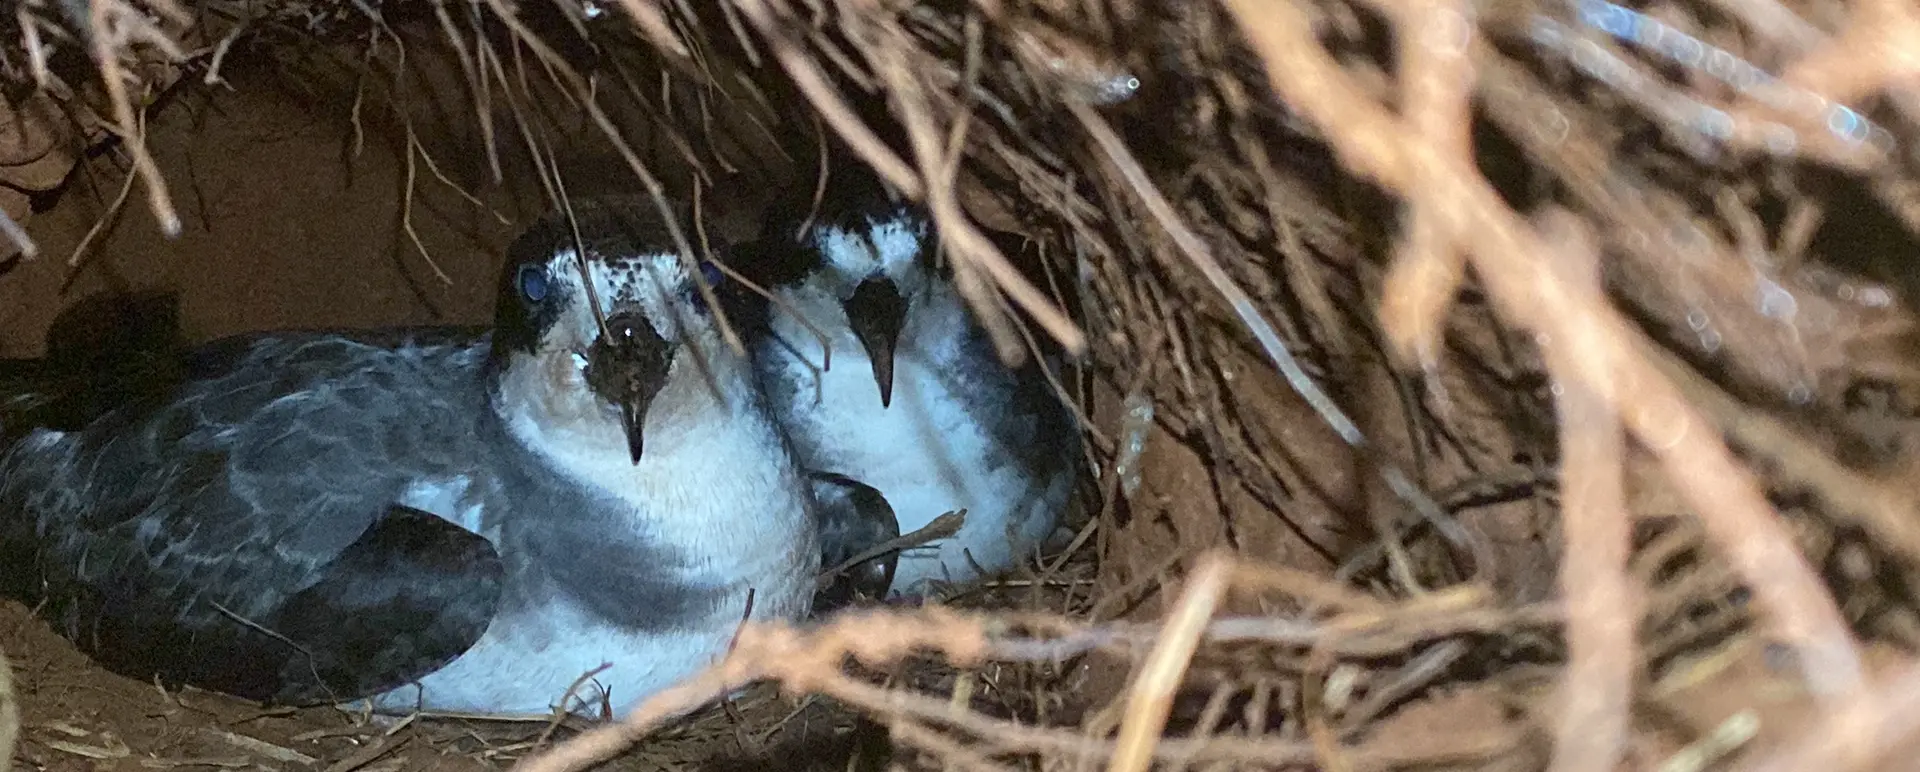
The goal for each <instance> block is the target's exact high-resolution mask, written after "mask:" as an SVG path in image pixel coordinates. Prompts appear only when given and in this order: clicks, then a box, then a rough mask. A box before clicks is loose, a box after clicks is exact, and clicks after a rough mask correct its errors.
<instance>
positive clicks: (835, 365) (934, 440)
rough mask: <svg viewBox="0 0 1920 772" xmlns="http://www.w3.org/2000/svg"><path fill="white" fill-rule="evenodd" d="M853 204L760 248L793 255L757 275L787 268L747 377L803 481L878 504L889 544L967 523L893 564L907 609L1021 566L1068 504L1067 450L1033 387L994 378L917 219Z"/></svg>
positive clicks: (894, 208) (881, 202) (1061, 414)
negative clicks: (843, 488)
mask: <svg viewBox="0 0 1920 772" xmlns="http://www.w3.org/2000/svg"><path fill="white" fill-rule="evenodd" d="M861 193H866V191H861ZM861 193H856V194H854V195H851V196H848V197H846V198H834V197H832V196H830V197H829V198H828V199H827V201H828V203H827V204H826V205H825V206H826V207H828V208H829V209H828V211H827V212H826V214H825V216H824V217H822V218H821V219H820V222H819V223H818V224H817V225H815V226H814V227H813V228H812V229H811V230H810V231H809V233H808V234H806V235H804V236H802V237H801V238H800V240H799V241H798V242H797V243H791V244H788V243H784V241H785V239H787V238H790V237H791V234H792V233H793V231H791V230H784V229H781V230H776V231H775V234H776V235H775V236H773V238H774V239H775V240H776V244H775V246H774V247H772V249H775V250H780V249H786V250H794V251H797V252H798V253H799V255H798V257H797V258H789V259H783V258H777V257H775V258H767V259H768V261H769V262H772V263H781V262H791V261H792V260H793V259H797V260H798V261H799V263H800V266H799V267H797V268H787V269H783V270H786V271H787V273H788V275H789V278H788V280H787V281H784V282H780V283H779V285H780V286H778V287H777V288H776V289H775V293H776V295H777V296H778V297H779V298H780V300H781V301H782V304H775V305H774V307H772V308H770V309H769V311H768V314H769V316H768V319H767V322H766V329H767V333H766V334H765V335H763V336H761V337H759V339H758V340H757V341H756V343H755V346H754V348H755V363H756V365H755V366H756V367H757V368H758V370H759V372H760V382H761V386H762V388H763V389H764V390H765V391H766V393H767V395H768V400H769V405H770V407H771V408H772V410H773V413H774V415H775V416H776V417H777V418H778V419H779V421H780V422H781V425H782V426H783V427H785V428H786V430H787V432H788V434H789V436H790V437H791V438H792V440H793V443H794V447H795V450H796V453H797V454H798V457H799V458H800V461H801V463H802V464H803V465H804V466H806V467H808V468H811V469H819V470H823V471H828V472H834V473H838V474H844V475H847V476H849V477H852V478H854V479H857V480H859V481H860V482H862V483H865V484H867V485H871V486H873V487H874V488H876V489H878V490H879V491H880V492H881V493H882V494H883V495H884V496H885V497H886V499H887V502H888V503H889V504H890V505H891V506H892V508H893V510H894V512H895V513H896V515H897V516H898V518H899V530H900V531H901V532H902V533H911V532H912V531H915V530H917V529H919V528H922V527H925V526H926V525H927V524H928V523H930V522H932V521H933V519H934V518H936V517H939V516H940V515H942V514H945V513H947V512H950V511H955V510H965V523H964V525H963V526H962V527H961V529H960V531H959V532H958V533H956V534H954V535H953V536H952V537H949V538H945V539H941V540H938V541H935V542H932V543H930V544H928V545H926V546H924V547H920V548H914V549H909V550H907V551H905V552H903V553H902V554H901V555H900V557H899V565H898V568H897V571H896V573H895V575H894V579H893V588H894V592H895V594H896V595H899V596H918V595H923V594H926V593H927V592H928V591H929V590H930V589H931V588H933V587H934V586H935V585H934V583H948V584H957V585H963V586H964V585H966V584H970V583H972V582H974V581H976V580H978V579H981V578H983V577H987V576H991V575H994V574H998V573H1002V572H1005V571H1008V570H1010V569H1012V568H1013V567H1014V566H1015V565H1017V564H1018V563H1020V562H1022V561H1024V560H1027V559H1028V558H1030V557H1032V556H1033V555H1034V554H1035V552H1036V551H1037V549H1038V548H1039V546H1040V545H1041V543H1042V542H1043V541H1044V540H1045V539H1046V538H1047V537H1048V536H1050V535H1051V534H1052V533H1053V531H1054V530H1055V528H1056V527H1057V526H1058V524H1059V522H1060V516H1061V514H1062V512H1063V510H1064V509H1065V507H1066V506H1067V502H1068V500H1069V499H1070V497H1071V494H1072V490H1073V484H1074V477H1075V473H1076V471H1077V463H1076V462H1077V450H1078V445H1077V442H1076V435H1075V433H1074V426H1073V423H1072V418H1071V415H1070V414H1069V413H1068V412H1067V411H1066V409H1065V407H1064V405H1062V404H1061V403H1060V401H1059V400H1058V398H1057V397H1056V396H1055V394H1054V393H1053V391H1052V389H1051V387H1050V386H1049V385H1048V384H1047V382H1046V380H1045V375H1044V374H1043V373H1041V372H1040V371H1039V370H1038V369H1037V368H1035V367H1028V368H1025V369H1022V370H1013V369H1009V368H1007V367H1006V366H1004V365H1003V364H1001V362H1000V361H999V359H998V356H997V354H996V353H995V352H994V350H993V347H992V344H991V342H990V341H989V340H988V339H987V337H986V334H985V332H984V330H982V329H981V328H980V327H979V326H978V324H977V323H976V322H975V321H974V319H973V317H972V315H971V314H970V312H969V311H968V310H967V308H966V306H965V303H964V302H963V300H962V298H961V297H960V294H959V292H958V290H957V289H956V288H955V287H954V285H953V284H952V282H951V281H950V280H949V279H948V278H946V277H945V276H943V275H941V273H940V272H939V271H938V269H937V267H936V265H935V264H934V261H933V260H932V252H933V242H932V238H933V234H932V233H931V230H930V227H929V225H928V221H927V219H926V218H925V216H924V215H923V214H921V213H920V212H919V211H918V210H917V209H916V208H914V207H911V206H907V205H903V204H899V203H895V202H892V201H889V200H885V199H883V198H880V197H877V196H874V195H871V194H870V193H868V194H866V195H861ZM834 206H844V207H845V209H832V208H831V207H834ZM776 273H778V271H776ZM782 305H784V308H783V307H782ZM863 317H864V318H863ZM876 317H877V318H878V321H874V318H876ZM803 319H804V320H805V322H803ZM806 322H811V323H812V325H813V328H817V329H818V330H819V331H820V333H822V336H824V337H825V338H826V340H825V341H824V345H823V341H822V340H821V339H820V338H821V336H816V335H815V334H814V331H813V329H810V328H809V327H808V325H807V324H806ZM876 330H877V331H876ZM828 347H830V348H831V352H832V358H831V365H832V366H831V367H830V368H827V367H824V365H826V364H828V359H827V356H826V354H827V350H828Z"/></svg>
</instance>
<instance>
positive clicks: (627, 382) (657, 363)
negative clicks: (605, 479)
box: [587, 311, 673, 464]
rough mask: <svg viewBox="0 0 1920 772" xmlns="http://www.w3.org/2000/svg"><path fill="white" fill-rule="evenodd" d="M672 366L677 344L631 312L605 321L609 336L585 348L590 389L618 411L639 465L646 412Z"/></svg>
mask: <svg viewBox="0 0 1920 772" xmlns="http://www.w3.org/2000/svg"><path fill="white" fill-rule="evenodd" d="M672 365H673V346H672V345H670V344H668V343H667V342H666V340H664V339H662V338H661V337H660V334H659V333H656V332H654V331H653V325H652V324H649V323H648V322H647V319H646V317H643V316H641V315H640V314H638V313H634V312H632V311H622V312H620V313H617V314H614V315H612V316H609V317H607V330H606V334H604V335H602V336H600V339H599V340H596V341H594V342H593V346H592V347H590V348H588V349H587V387H588V388H590V389H593V392H594V393H595V394H598V395H600V398H601V399H604V400H606V401H608V402H611V403H613V404H614V405H615V406H617V407H618V408H620V428H621V429H622V430H623V431H625V432H626V435H627V451H628V452H629V453H631V454H632V456H633V463H635V464H639V463H640V452H641V451H642V450H643V449H644V448H645V441H644V440H645V438H644V437H643V434H644V430H645V428H646V423H647V408H648V407H650V406H652V405H653V398H654V397H656V396H658V395H659V394H660V389H661V388H662V387H664V386H666V384H667V371H668V369H669V368H671V367H672Z"/></svg>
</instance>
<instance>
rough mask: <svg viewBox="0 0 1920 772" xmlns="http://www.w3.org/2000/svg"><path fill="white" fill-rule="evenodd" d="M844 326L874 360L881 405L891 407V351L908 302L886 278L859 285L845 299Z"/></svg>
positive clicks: (898, 289)
mask: <svg viewBox="0 0 1920 772" xmlns="http://www.w3.org/2000/svg"><path fill="white" fill-rule="evenodd" d="M846 308H847V324H848V326H850V327H852V328H853V335H854V337H856V338H859V339H860V345H861V346H864V347H866V349H867V358H868V359H870V360H872V361H873V380H874V381H875V382H876V383H879V384H880V406H881V407H889V406H891V405H892V404H893V349H894V345H895V344H896V343H897V342H899V340H900V326H901V325H902V324H903V323H905V321H906V318H907V301H906V299H905V298H902V297H900V288H899V287H897V286H894V283H893V280H892V279H889V278H886V277H885V276H875V277H873V278H870V279H867V280H866V281H863V282H860V286H859V287H856V288H854V290H853V297H850V298H847V303H846Z"/></svg>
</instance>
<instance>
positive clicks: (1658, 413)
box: [1228, 0, 1861, 699]
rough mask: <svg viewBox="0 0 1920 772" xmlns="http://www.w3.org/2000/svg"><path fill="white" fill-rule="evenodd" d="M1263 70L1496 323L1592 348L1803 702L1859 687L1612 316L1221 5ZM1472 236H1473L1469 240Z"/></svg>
mask: <svg viewBox="0 0 1920 772" xmlns="http://www.w3.org/2000/svg"><path fill="white" fill-rule="evenodd" d="M1228 7H1229V8H1230V9H1231V10H1232V12H1233V13H1234V15H1235V16H1236V18H1237V19H1238V20H1239V22H1240V24H1241V27H1242V28H1243V29H1244V30H1245V31H1246V34H1247V35H1248V37H1249V39H1250V40H1251V41H1252V42H1253V44H1254V47H1255V49H1256V50H1257V51H1258V52H1259V53H1260V55H1261V57H1262V59H1263V60H1264V61H1265V65H1266V72H1267V77H1268V79H1269V80H1270V82H1271V83H1272V86H1273V88H1274V89H1275V90H1276V91H1277V92H1278V93H1279V94H1280V95H1281V96H1282V97H1283V98H1285V99H1286V100H1287V101H1288V103H1289V104H1292V105H1294V106H1296V107H1297V108H1298V109H1299V110H1300V111H1301V112H1302V113H1304V114H1305V115H1306V116H1308V117H1309V118H1310V119H1311V120H1313V121H1314V122H1315V123H1316V124H1318V125H1320V126H1321V127H1324V128H1327V129H1332V128H1334V127H1338V128H1339V131H1338V132H1336V133H1331V134H1329V135H1328V137H1327V139H1328V141H1329V142H1330V143H1331V144H1332V145H1333V147H1334V149H1335V151H1336V152H1337V153H1338V155H1339V156H1340V158H1341V160H1342V161H1343V162H1344V163H1345V164H1347V165H1348V166H1349V168H1351V169H1353V170H1355V171H1356V172H1359V173H1361V174H1363V175H1365V176H1367V177H1370V178H1373V179H1377V180H1379V181H1380V182H1381V183H1383V184H1385V185H1387V186H1388V187H1390V188H1392V189H1394V190H1398V191H1414V190H1422V191H1423V192H1424V193H1425V194H1426V196H1427V197H1426V198H1424V200H1426V201H1429V202H1435V204H1436V208H1435V213H1436V215H1438V216H1440V217H1441V219H1442V221H1443V222H1444V223H1446V225H1447V231H1448V232H1449V233H1450V234H1452V235H1453V236H1454V237H1455V238H1457V239H1460V240H1461V241H1462V242H1463V243H1466V244H1467V245H1468V248H1469V250H1470V255H1471V258H1472V260H1473V261H1474V264H1475V266H1476V267H1477V268H1478V269H1479V270H1478V274H1479V275H1480V277H1481V278H1482V280H1483V281H1484V282H1485V284H1486V285H1487V288H1488V290H1489V291H1490V293H1491V295H1492V297H1493V299H1494V300H1495V303H1496V305H1497V307H1498V308H1500V310H1501V311H1502V312H1503V313H1504V314H1505V315H1506V317H1507V318H1508V319H1509V320H1510V321H1512V322H1514V323H1516V324H1518V325H1519V326H1521V327H1522V328H1524V329H1527V330H1530V331H1532V332H1534V333H1535V334H1536V335H1544V336H1548V337H1550V338H1559V339H1575V338H1581V337H1583V336H1585V337H1587V338H1588V339H1590V340H1594V341H1595V342H1597V343H1599V344H1600V345H1599V346H1597V347H1596V348H1593V349H1590V350H1589V351H1587V352H1586V356H1584V357H1582V358H1580V360H1579V362H1578V363H1577V365H1578V366H1577V368H1575V370H1574V373H1573V374H1574V375H1575V376H1576V377H1577V379H1578V381H1577V382H1578V383H1580V384H1582V385H1583V386H1585V387H1586V388H1589V389H1594V390H1596V391H1598V392H1599V393H1606V392H1607V391H1608V390H1614V392H1615V393H1616V394H1617V397H1616V399H1617V402H1616V410H1618V412H1619V414H1620V415H1621V416H1623V417H1624V418H1625V419H1626V422H1627V425H1628V427H1629V428H1630V429H1631V431H1632V432H1633V434H1634V435H1635V437H1636V438H1638V439H1639V440H1640V441H1641V442H1642V443H1644V444H1645V445H1647V446H1648V447H1649V448H1650V449H1652V450H1653V451H1654V452H1655V453H1656V455H1657V456H1658V457H1659V458H1660V459H1661V461H1662V462H1663V465H1664V466H1665V468H1666V469H1667V471H1668V474H1669V477H1670V478H1671V479H1672V481H1673V482H1674V484H1675V486H1676V487H1677V488H1679V489H1680V491H1681V492H1682V495H1684V496H1685V497H1686V498H1687V499H1688V500H1689V503H1690V504H1692V505H1693V506H1694V507H1695V509H1696V511H1697V512H1698V513H1699V514H1700V516H1701V518H1702V519H1703V521H1704V522H1705V524H1706V526H1707V531H1708V533H1709V534H1711V535H1712V538H1713V540H1714V542H1715V543H1716V544H1717V545H1718V546H1719V547H1720V549H1721V550H1722V551H1723V553H1724V554H1726V555H1727V557H1728V559H1729V560H1731V561H1732V563H1733V565H1734V566H1735V567H1736V568H1737V569H1738V570H1739V571H1740V574H1741V576H1742V578H1743V579H1744V580H1745V581H1746V583H1747V584H1748V585H1749V586H1750V587H1751V588H1752V590H1753V592H1754V595H1755V597H1756V599H1757V601H1758V605H1759V607H1760V608H1761V609H1762V611H1763V613H1764V616H1765V619H1766V622H1767V623H1768V625H1769V627H1770V629H1771V631H1772V633H1773V634H1774V635H1776V636H1778V637H1779V638H1780V639H1781V640H1783V641H1784V642H1786V643H1787V644H1788V645H1790V646H1792V647H1793V648H1794V649H1795V650H1796V653H1797V654H1798V655H1799V657H1800V663H1801V666H1802V668H1803V669H1804V674H1805V676H1806V678H1807V680H1808V682H1809V684H1810V686H1811V687H1812V689H1813V691H1814V692H1815V693H1816V694H1818V695H1820V696H1821V697H1822V698H1823V699H1835V698H1841V697H1844V696H1847V695H1850V694H1853V693H1854V692H1856V691H1857V690H1858V689H1859V688H1860V685H1861V665H1860V658H1859V653H1858V651H1857V650H1856V647H1855V646H1854V642H1853V637H1852V634H1851V633H1850V632H1849V631H1848V629H1847V627H1846V624H1845V622H1844V620H1843V619H1842V618H1841V616H1840V613H1839V610H1838V609H1837V608H1836V607H1835V605H1834V603H1833V599H1832V597H1831V596H1829V595H1828V594H1827V592H1826V590H1825V587H1824V586H1823V585H1822V584H1821V583H1820V581H1819V578H1818V576H1817V575H1815V574H1814V572H1813V570H1812V569H1811V567H1810V566H1808V565H1807V563H1806V560H1805V559H1804V558H1803V557H1802V556H1801V555H1800V553H1799V551H1798V549H1797V548H1796V547H1795V545H1794V543H1793V541H1792V539H1791V537H1790V535H1789V534H1787V533H1786V532H1785V530H1784V529H1783V528H1782V527H1781V526H1780V524H1779V522H1778V520H1777V519H1776V516H1775V515H1774V513H1773V511H1772V507H1771V506H1770V505H1768V503H1767V501H1766V499H1765V498H1764V496H1763V495H1762V493H1761V490H1760V487H1759V485H1758V483H1757V482H1756V481H1755V480H1754V478H1753V476H1752V475H1751V474H1750V473H1748V472H1747V471H1746V470H1745V469H1742V468H1741V467H1740V466H1739V465H1738V463H1737V462H1736V461H1735V460H1734V459H1733V457H1732V455H1731V453H1729V452H1728V450H1727V449H1726V446H1725V445H1724V444H1723V443H1722V442H1721V441H1720V439H1719V438H1718V437H1717V436H1713V435H1711V434H1710V433H1709V432H1708V428H1709V427H1710V424H1709V423H1708V422H1707V421H1706V420H1705V419H1704V418H1703V417H1701V416H1700V415H1699V414H1698V411H1697V410H1696V409H1695V408H1694V407H1692V406H1691V405H1690V404H1688V403H1687V402H1686V401H1684V400H1683V399H1682V398H1681V397H1680V395H1679V394H1678V392H1676V391H1675V390H1674V388H1673V386H1672V384H1671V383H1669V382H1668V381H1667V380H1666V379H1665V378H1663V377H1662V376H1661V375H1660V374H1659V372H1658V371H1657V370H1655V369H1653V368H1652V367H1651V365H1650V364H1649V363H1647V362H1646V360H1645V359H1644V358H1642V357H1640V356H1639V355H1638V353H1637V352H1636V351H1634V350H1633V349H1632V347H1631V344H1630V341H1631V339H1632V338H1631V333H1630V332H1629V329H1628V326H1627V323H1626V321H1625V320H1624V319H1622V318H1621V317H1620V315H1619V312H1618V311H1616V310H1614V309H1613V308H1611V307H1609V306H1608V305H1606V304H1604V303H1602V302H1599V301H1597V300H1596V299H1594V298H1591V297H1587V296H1583V295H1578V294H1574V293H1571V292H1569V291H1567V290H1566V288H1565V287H1564V286H1563V285H1562V284H1561V283H1560V282H1558V281H1557V280H1556V279H1555V278H1554V277H1553V276H1552V275H1551V273H1549V272H1547V270H1546V268H1545V267H1544V266H1543V265H1542V264H1541V262H1540V259H1539V258H1538V257H1537V256H1539V255H1543V254H1546V253H1547V246H1546V245H1545V244H1543V243H1542V242H1541V240H1540V239H1539V237H1538V235H1537V234H1535V233H1533V231H1532V230H1531V229H1530V228H1528V227H1527V226H1526V225H1525V224H1524V223H1523V222H1521V221H1520V219H1519V218H1518V216H1517V215H1515V214H1514V213H1513V211H1512V210H1510V209H1508V208H1507V206H1506V205H1505V204H1504V203H1502V202H1501V200H1500V198H1499V196H1498V195H1497V194H1495V193H1494V192H1493V190H1492V189H1491V188H1490V187H1489V186H1488V184H1487V182H1486V180H1485V179H1484V178H1482V177H1481V176H1480V173H1479V172H1478V171H1477V170H1476V169H1475V168H1474V166H1473V164H1472V161H1471V159H1469V158H1465V157H1461V156H1460V155H1459V154H1457V153H1448V152H1444V151H1443V150H1442V149H1440V148H1436V147H1434V146H1432V145H1431V144H1430V143H1427V142H1423V141H1420V140H1419V139H1416V138H1413V137H1410V136H1409V135H1408V133H1407V132H1406V131H1405V130H1404V129H1402V128H1400V127H1399V126H1397V125H1396V124H1395V122H1394V121H1393V119H1392V118H1390V117H1389V116H1388V115H1387V114H1386V112H1385V111H1384V110H1383V109H1382V108H1381V107H1380V106H1379V105H1377V104H1372V103H1370V102H1367V101H1364V98H1363V97H1361V96H1360V95H1361V94H1364V93H1365V91H1364V89H1362V88H1360V87H1359V86H1358V85H1357V84H1353V83H1351V82H1350V81H1351V78H1350V77H1349V76H1348V75H1347V74H1346V73H1345V72H1344V71H1342V70H1341V69H1340V68H1339V66H1338V65H1337V64H1335V63H1334V61H1333V60H1332V58H1331V57H1330V56H1329V55H1328V54H1327V52H1326V49H1325V48H1324V47H1323V46H1321V45H1320V43H1319V42H1318V41H1316V40H1315V39H1314V37H1313V35H1312V33H1311V31H1310V30H1311V25H1310V23H1309V21H1308V19H1307V18H1306V16H1305V15H1304V14H1302V13H1301V12H1300V11H1299V9H1298V8H1296V7H1294V6H1293V5H1292V4H1291V3H1285V2H1283V3H1261V2H1255V0H1228ZM1469 234H1471V236H1469Z"/></svg>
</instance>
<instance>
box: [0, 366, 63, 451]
mask: <svg viewBox="0 0 1920 772" xmlns="http://www.w3.org/2000/svg"><path fill="white" fill-rule="evenodd" d="M55 380H56V379H54V378H52V377H50V373H49V372H48V367H47V363H46V360H42V359H0V452H4V451H5V450H6V449H7V448H11V447H13V444H14V443H15V442H17V441H19V440H20V438H21V437H25V436H26V434H27V432H30V431H33V429H34V428H35V427H36V426H37V425H38V424H40V423H41V422H40V421H39V420H37V417H38V416H39V415H40V414H41V413H42V412H44V411H45V410H46V409H47V408H48V406H50V405H52V404H53V403H54V402H56V401H57V400H58V394H59V387H58V385H57V384H56V383H55Z"/></svg>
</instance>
